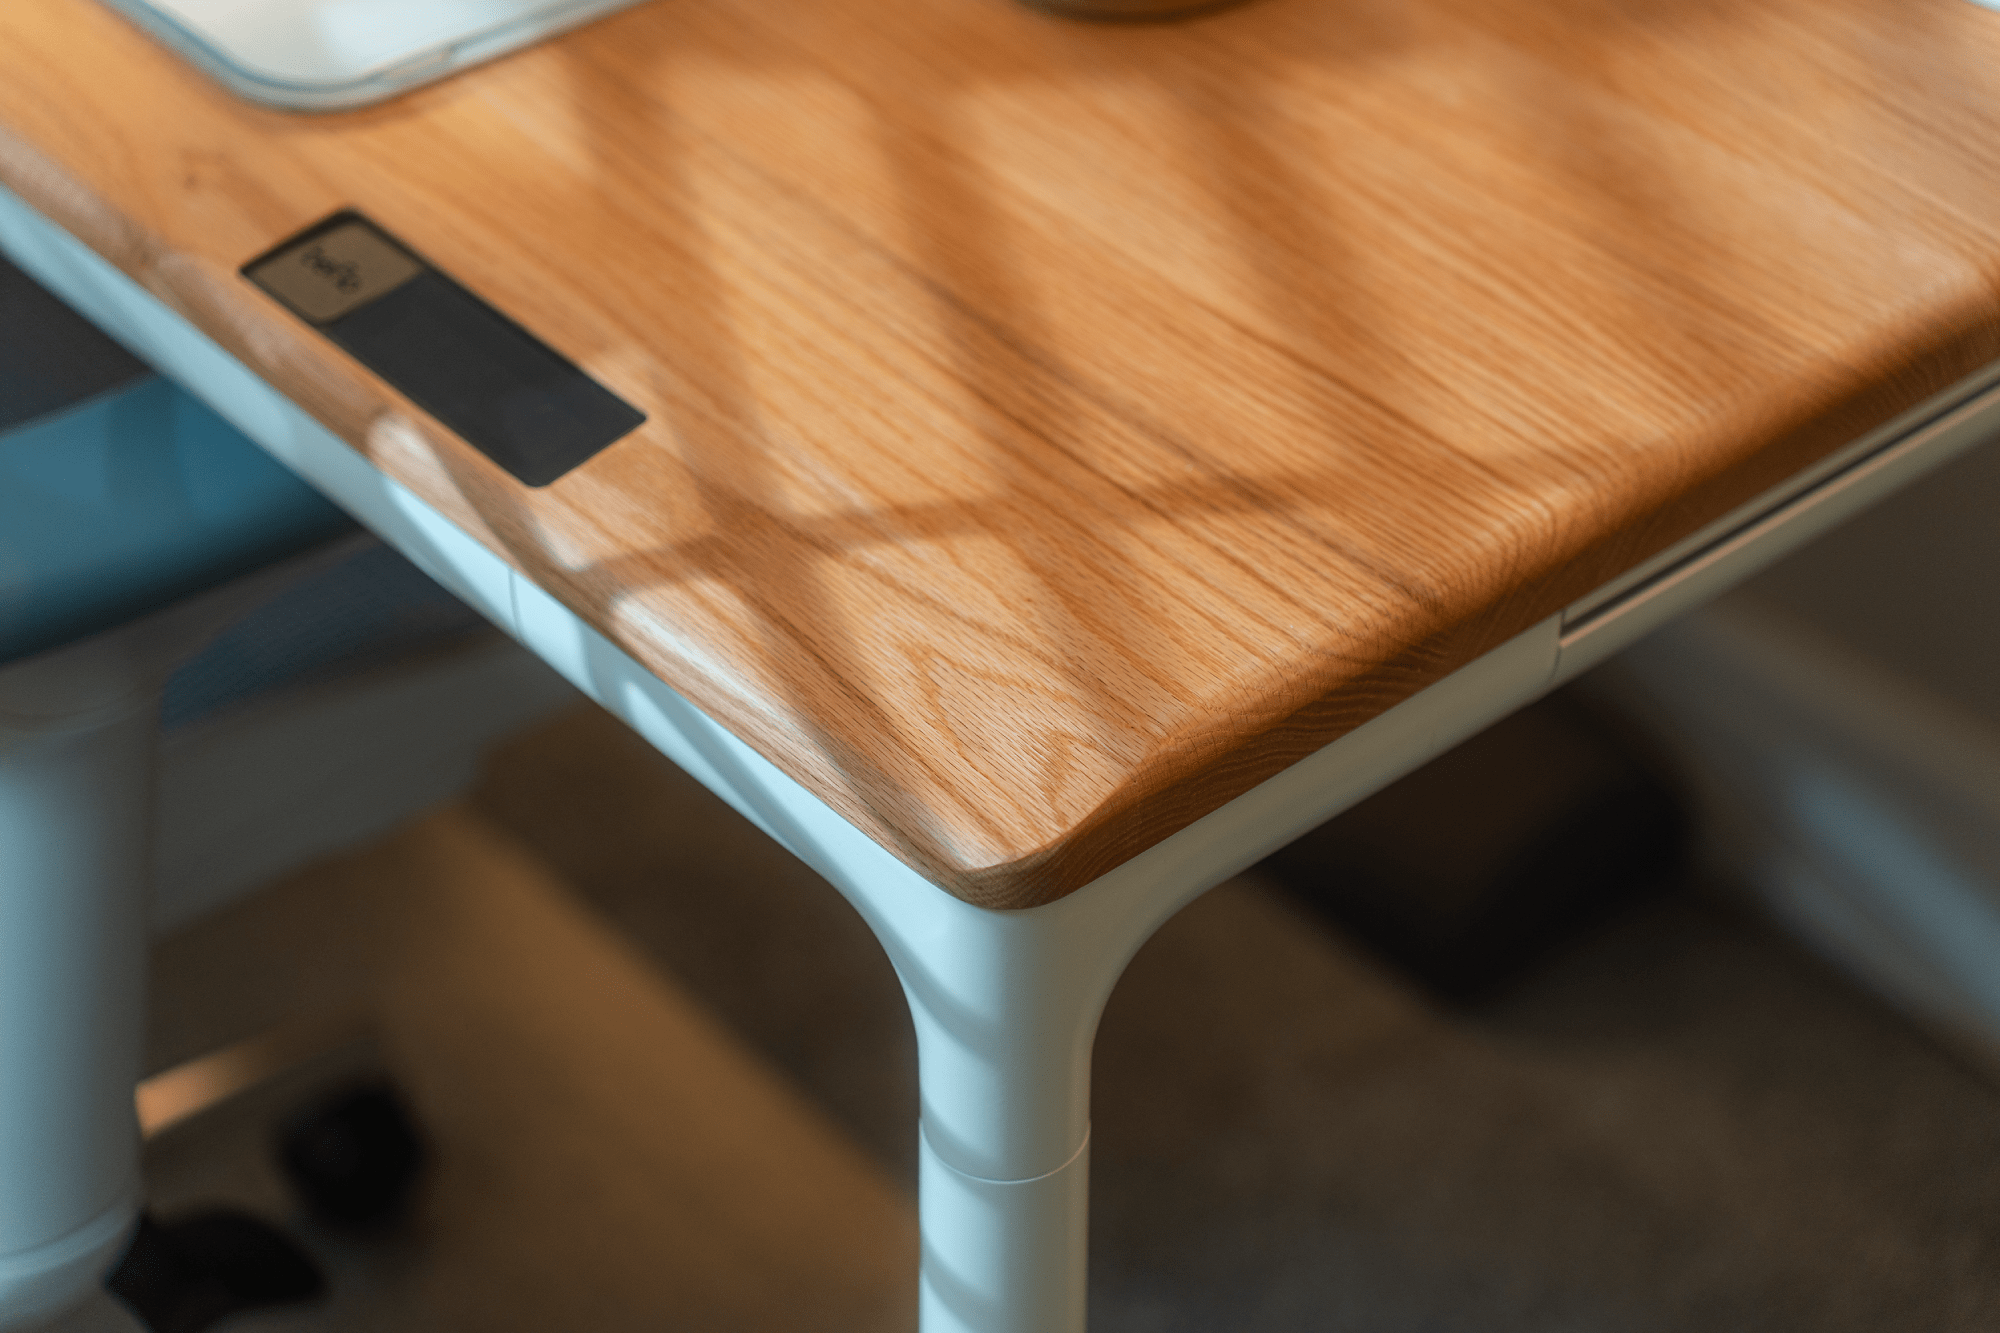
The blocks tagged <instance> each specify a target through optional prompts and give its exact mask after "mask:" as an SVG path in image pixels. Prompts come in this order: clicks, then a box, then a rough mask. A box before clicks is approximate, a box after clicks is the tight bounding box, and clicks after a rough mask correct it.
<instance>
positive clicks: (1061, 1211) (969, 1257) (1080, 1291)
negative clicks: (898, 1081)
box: [876, 885, 1166, 1333]
mask: <svg viewBox="0 0 2000 1333" xmlns="http://www.w3.org/2000/svg"><path fill="white" fill-rule="evenodd" d="M903 901H904V903H905V904H911V905H912V906H911V907H909V908H907V909H906V910H905V911H904V912H903V913H902V914H901V915H900V916H898V915H896V914H894V913H889V914H884V915H883V916H881V917H878V918H877V919H876V920H877V930H878V933H880V934H882V935H883V937H884V939H885V941H886V942H887V943H888V944H889V946H890V954H891V957H892V958H893V959H894V960H895V962H896V969H897V972H898V974H899V975H900V976H901V978H902V981H903V989H904V993H905V995H906V996H907V997H908V999H909V1002H910V1011H911V1014H912V1016H913V1018H914V1019H915V1023H916V1029H917V1061H918V1076H919V1083H920V1086H921V1090H922V1094H923V1118H922V1123H921V1126H920V1132H921V1138H922V1142H921V1169H920V1176H919V1195H918V1203H919V1208H920V1213H921V1222H922V1229H923V1276H922V1286H921V1296H920V1298H919V1309H920V1311H921V1320H920V1327H921V1329H922V1333H1083V1328H1084V1312H1085V1304H1086V1300H1085V1297H1086V1291H1087V1282H1086V1276H1087V1255H1088V1244H1087V1242H1088V1231H1089V1214H1090V1208H1089V1197H1090V1063H1091V1047H1092V1045H1093V1044H1094V1042H1095V1040H1096V1035H1097V1020H1098V1016H1099V1015H1100V1014H1101V1013H1102V1012H1103V1009H1104V1002H1105V1000H1106V999H1107V998H1108V997H1109V995H1110V993H1111V988H1112V985H1113V984H1114V983H1115V982H1116V980H1117V978H1118V976H1119V974H1120V973H1121V972H1123V971H1124V967H1125V963H1126V961H1127V960H1128V959H1129V958H1130V957H1131V956H1132V953H1133V951H1134V950H1136V949H1137V948H1138V945H1139V942H1140V941H1141V940H1143V939H1144V938H1145V936H1146V935H1147V934H1149V933H1150V932H1151V930H1152V928H1153V926H1154V925H1155V924H1157V923H1158V921H1159V919H1160V918H1161V917H1162V916H1164V915H1165V910H1166V909H1165V907H1164V906H1161V905H1156V904H1153V903H1149V902H1144V901H1141V902H1138V903H1136V904H1135V903H1134V902H1132V901H1129V900H1128V899H1127V898H1126V897H1124V896H1121V895H1101V894H1094V893H1092V892H1090V891H1089V890H1085V891H1084V892H1082V893H1081V894H1079V895H1076V896H1075V897H1073V898H1072V899H1065V900H1062V901H1060V902H1057V903H1052V904H1050V905H1049V906H1046V907H1039V908H1034V909H1031V910H1027V911H1012V912H1000V911H990V910H986V909H982V908H978V907H973V906H971V905H969V904H967V903H963V902H960V901H958V900H957V899H953V898H949V897H947V896H946V895H944V894H943V893H941V892H940V891H938V890H936V889H933V888H931V887H930V886H928V885H926V886H922V888H921V890H920V891H918V892H916V893H913V894H912V895H911V896H910V897H909V898H907V899H904V900H903Z"/></svg>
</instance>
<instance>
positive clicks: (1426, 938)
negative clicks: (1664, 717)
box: [1261, 692, 1690, 1002]
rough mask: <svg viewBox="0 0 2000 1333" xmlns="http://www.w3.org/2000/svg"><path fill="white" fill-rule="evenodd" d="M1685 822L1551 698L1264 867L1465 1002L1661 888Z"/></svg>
mask: <svg viewBox="0 0 2000 1333" xmlns="http://www.w3.org/2000/svg"><path fill="white" fill-rule="evenodd" d="M1689 826H1690V821H1689V817H1688V814H1687V810H1686V807H1685V805H1684V803H1683V801H1682V800H1681V798H1680V796H1679V794H1678V793H1677V792H1676V791H1675V790H1674V789H1673V787H1672V786H1671V785H1670V784H1669V783H1668V782H1666V781H1665V780H1664V779H1663V778H1662V777H1661V776H1660V774H1659V772H1658V771H1657V769H1656V767H1655V766H1654V765H1653V764H1652V763H1651V762H1649V760H1648V758H1647V757H1646V756H1645V755H1644V754H1643V753H1642V752H1640V751H1639V750H1638V749H1637V748H1636V747H1635V746H1633V745H1632V744H1631V743H1630V742H1628V741H1627V740H1626V739H1625V738H1624V737H1623V736H1622V735H1620V734H1619V733H1618V731H1617V730H1616V729H1615V728H1614V727H1612V726H1610V725H1608V724H1607V723H1606V722H1605V721H1604V720H1603V719H1602V718H1600V717H1598V716H1597V715H1595V714H1594V713H1592V712H1591V710H1590V709H1589V708H1587V707H1586V706H1584V705H1583V704H1581V703H1580V702H1578V701H1577V700H1576V699H1575V698H1574V697H1572V696H1570V695H1569V694H1568V693H1566V692H1559V693H1557V694H1555V695H1551V696H1550V697H1549V698H1547V699H1544V700H1543V701H1541V702H1540V703H1537V704H1533V705H1531V706H1529V707H1527V708H1524V709H1522V710H1521V711H1520V712H1517V713H1515V714H1514V715H1513V716H1511V717H1508V718H1505V719H1503V720H1502V721H1500V722H1496V723H1495V724H1493V725H1492V726H1491V727H1488V728H1487V729H1486V730H1485V731H1483V732H1481V733H1479V734H1478V735H1477V736H1474V737H1473V738H1472V739H1470V740H1468V741H1465V742H1464V743H1463V744H1461V745H1459V746H1458V747H1457V748H1456V749H1453V750H1451V751H1448V752H1447V753H1445V754H1443V755H1440V756H1439V757H1438V758H1436V759H1434V760H1432V761H1431V762H1430V763H1428V764H1426V765H1425V766H1424V767H1422V768H1420V769H1418V770H1417V771H1416V772H1414V773H1411V774H1410V775H1409V776H1407V777H1405V778H1403V779H1402V780H1401V781H1399V782H1396V783H1393V784H1392V785H1390V786H1388V787H1386V788H1384V789H1383V790H1382V791H1380V792H1378V793H1376V794H1375V795H1374V796H1371V797H1370V798H1368V799H1367V800H1365V801H1363V802H1361V803H1360V804H1359V805H1357V806H1355V807H1353V808H1352V809H1350V810H1348V811H1347V812H1345V813H1344V814H1341V815H1339V816H1337V817H1336V818H1334V819H1332V820H1329V821H1328V822H1327V823H1325V824H1322V825H1321V826H1320V827H1319V828H1317V829H1314V830H1313V831H1312V832H1311V833H1308V834H1306V835H1305V836H1304V837H1301V838H1299V839H1298V840H1297V841H1295V842H1293V843H1292V844H1290V845H1289V846H1287V847H1285V848H1283V849H1282V850H1280V851H1278V852H1275V853H1273V854H1272V855H1271V856H1270V857H1268V858H1267V859H1266V860H1265V861H1264V862H1263V864H1262V867H1261V868H1262V869H1263V870H1264V871H1266V872H1267V873H1268V874H1269V875H1271V876H1272V877H1273V878H1275V879H1277V880H1278V881H1279V882H1281V883H1282V884H1284V885H1285V886H1286V887H1287V888H1289V889H1290V890H1292V891H1293V892H1294V893H1295V894H1296V895H1298V896H1299V897H1301V898H1302V899H1304V900H1305V901H1306V902H1307V903H1309V904H1311V905H1312V906H1313V907H1315V908H1316V909H1318V910H1319V911H1321V912H1323V913H1324V914H1325V915H1327V916H1328V917H1330V918H1331V919H1332V920H1333V922H1334V923H1335V924H1337V925H1338V926H1339V927H1341V928H1342V930H1343V931H1345V932H1346V933H1348V934H1349V935H1351V936H1353V937H1354V938H1356V939H1358V940H1359V941H1360V942H1361V943H1362V944H1364V945H1365V946H1367V947H1368V948H1369V949H1370V950H1371V951H1372V952H1374V953H1376V954H1377V955H1379V956H1380V957H1382V958H1383V959H1385V960H1386V961H1388V962H1390V963H1392V964H1394V965H1395V966H1397V967H1398V968H1400V969H1401V970H1403V971H1404V972H1405V973H1407V974H1408V975H1410V976H1411V977H1413V978H1414V979H1415V980H1417V981H1419V982H1420V983H1422V984H1423V985H1424V986H1426V987H1427V988H1428V989H1429V990H1431V991H1432V992H1433V993H1434V994H1436V995H1437V996H1439V997H1440V998H1443V999H1445V1000H1449V1001H1454V1002H1468V1001H1473V1000H1478V999H1482V998H1485V997H1487V996H1489V995H1491V994H1493V993H1494V992H1496V991H1498V990H1501V989H1503V988H1504V987H1505V986H1506V985H1507V984H1509V983H1510V982H1512V981H1514V980H1515V979H1516V978H1519V977H1521V976H1523V975H1524V974H1525V973H1527V972H1528V971H1529V970H1530V969H1531V968H1533V967H1534V966H1535V964H1537V963H1538V962H1540V961H1542V960H1543V959H1544V958H1545V957H1547V956H1548V955H1549V954H1550V953H1551V952H1553V951H1554V950H1556V949H1557V948H1559V947H1560V946H1561V945H1563V944H1565V943H1567V942H1569V941H1571V940H1573V939H1575V938H1576V937H1577V936H1579V935H1580V934H1582V933H1583V932H1584V931H1586V930H1587V929H1588V928H1590V927H1592V926H1594V925H1596V924H1599V923H1601V922H1603V921H1605V920H1607V919H1608V918H1609V917H1611V916H1613V915H1614V914H1616V913H1617V912H1618V911H1619V910H1621V909H1623V908H1625V907H1629V906H1631V905H1633V904H1635V903H1636V902H1637V901H1639V900H1640V899H1642V898H1643V897H1645V896H1647V895H1649V894H1650V893H1652V892H1654V891H1655V890H1657V889H1658V888H1660V887H1661V886H1663V885H1665V884H1666V883H1668V882H1669V881H1670V880H1671V879H1672V877H1673V875H1674V872H1675V871H1676V870H1678V869H1679V868H1680V867H1681V865H1682V864H1683V862H1684V861H1685V850H1686V846H1687V842H1688V830H1689Z"/></svg>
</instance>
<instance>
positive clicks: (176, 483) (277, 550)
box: [0, 376, 353, 662]
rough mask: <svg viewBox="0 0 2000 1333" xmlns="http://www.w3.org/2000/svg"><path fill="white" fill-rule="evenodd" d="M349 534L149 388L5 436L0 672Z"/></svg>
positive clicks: (0, 468)
mask: <svg viewBox="0 0 2000 1333" xmlns="http://www.w3.org/2000/svg"><path fill="white" fill-rule="evenodd" d="M352 527H353V521H352V520H351V519H349V518H348V517H347V516H346V515H345V514H343V513H342V512H341V511H340V510H339V509H337V508H335V507H334V506H333V505H332V504H330V503H329V502H328V501H326V500H325V499H324V498H322V497H321V496H320V495H319V493H318V492H316V491H314V490H313V489H312V488H311V487H309V486H307V485H306V484H305V483H304V482H302V481H300V480H299V479H298V478H297V477H295V476H293V475H292V473H291V472H289V471H288V470H286V469H285V468H284V467H283V466H282V465H281V464H279V463H277V462H276V461H274V460H273V459H272V458H271V457H270V456H269V455H267V454H265V453H264V452H263V451H262V450H261V449H259V448H257V447H256V446H255V445H254V444H252V443H250V441H248V440H247V439H245V438H244V437H243V436H242V435H241V434H240V433H238V432H237V431H236V430H235V428H234V427H232V426H230V425H229V424H228V423H227V422H225V421H224V420H222V418H220V417H218V416H217V415H216V414H215V413H214V412H212V411H210V410H209V409H208V408H207V407H206V406H204V405H203V404H202V403H200V402H198V401H197V400H195V399H194V398H191V397H190V396H188V395H187V394H186V393H184V392H182V391H181V390H180V389H178V388H176V387H175V386H174V385H173V384H171V383H169V382H168V381H166V380H163V379H160V378H158V377H155V376H144V377H142V378H140V379H138V380H136V381H132V382H129V383H127V384H125V385H123V386H122V387H119V388H116V389H112V390H110V391H108V392H104V393H100V394H98V395H96V396H94V397H92V398H89V399H88V400H86V401H84V402H82V403H78V404H75V405H73V406H70V407H67V408H64V409H62V410H59V411H56V412H52V413H49V414H47V415H45V416H41V417H38V418H37V419H35V420H33V421H29V422H26V423H24V424H21V425H17V426H15V427H13V428H12V429H10V430H6V431H4V432H0V662H7V661H11V660H14V659H16V658H20V657H26V656H29V655H32V654H35V653H40V652H45V651H47V650H49V649H52V648H58V647H61V646H63V645H64V644H67V643H71V642H74V641H76V640H78V639H82V638H85V637H87V636H89V635H92V634H96V633H98V632H100V631H103V630H107V629H110V628H113V627H115V626H117V625H119V624H122V623H124V622H126V621H128V620H131V619H133V618H135V617H137V616H141V615H144V614H145V613H146V612H148V611H151V610H154V609H156V608H160V607H164V606H166V605H169V604H171V603H173V602H175V601H178V600H180V599H181V598H184V597H188V596H192V595H193V594H196V593H199V592H203V591H206V590H207V589H209V588H213V587H216V586H218V585H220V584H223V583H226V582H228V581H229V580H231V579H233V578H236V577H238V576H239V575H243V574H247V573H249V572H251V571H253V570H255V569H258V568H260V567H261V566H264V565H267V564H269V563H271V562H272V561H275V560H280V559H283V558H284V557H286V556H288V555H292V554H294V553H297V552H300V551H303V550H306V549H308V548H310V547H313V546H316V545H318V544H320V543H322V542H325V541H328V540H330V539H331V538H333V537H335V536H338V535H340V534H341V533H343V532H346V531H348V530H350V529H351V528H352Z"/></svg>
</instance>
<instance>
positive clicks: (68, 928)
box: [0, 655, 158, 1329]
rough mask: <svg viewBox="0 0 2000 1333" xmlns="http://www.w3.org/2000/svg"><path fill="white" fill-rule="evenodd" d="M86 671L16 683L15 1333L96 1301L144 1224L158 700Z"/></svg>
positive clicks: (6, 1117) (1, 1043)
mask: <svg viewBox="0 0 2000 1333" xmlns="http://www.w3.org/2000/svg"><path fill="white" fill-rule="evenodd" d="M65 656H66V655H65ZM79 665H80V664H77V663H69V664H67V665H66V666H64V667H59V668H58V669H57V670H55V671H53V672H49V671H43V672H36V671H35V670H34V668H32V667H30V668H26V669H23V668H21V667H16V668H13V669H10V670H8V671H0V1329H14V1328H20V1327H25V1326H28V1325H31V1324H34V1323H38V1322H40V1321H41V1320H43V1319H46V1318H48V1317H50V1316H52V1315H54V1314H56V1313H58V1312H60V1311H62V1310H64V1309H66V1308H68V1307H70V1306H72V1305H74V1304H76V1303H77V1302H79V1301H82V1300H83V1299H85V1298H86V1297H87V1296H88V1295H89V1294H90V1293H91V1291H92V1289H93V1288H94V1287H95V1286H96V1285H97V1284H98V1283H99V1282H100V1281H101V1280H102V1279H103V1277H104V1276H105V1274H106V1273H107V1272H109V1271H110V1269H111V1268H112V1266H113V1265H114V1264H116V1263H117V1261H118V1258H119V1256H120V1255H121V1254H122V1253H123V1251H124V1247H125V1245H126V1243H127V1242H128V1241H129V1239H130V1236H131V1231H132V1227H133V1225H134V1224H135V1222H136V1221H137V1218H138V1208H139V1170H138V1168H139V1126H138V1120H137V1117H136V1115H135V1113H134V1111H133V1106H132V1089H133V1086H134V1085H135V1084H136V1083H137V1082H138V1078H139V1065H140V1060H141V1058H142V1057H141V1042H142V1040H143V1036H144V1031H143V1029H144V1020H145V975H146V929H145V921H146V914H145V885H146V876H147V872H148V851H149V844H148V837H147V835H148V830H149V826H150V821H151V812H152V796H153V770H154V765H153V752H154V746H155V743H156V739H157V733H158V695H157V689H156V688H150V687H148V685H146V684H144V683H140V682H136V681H134V680H133V679H132V678H131V677H124V678H122V679H121V676H122V675H123V673H122V672H120V671H119V670H118V669H117V668H118V666H119V665H120V664H118V663H116V662H111V663H104V664H100V665H105V666H108V667H110V668H111V669H110V670H108V671H106V672H104V673H102V674H98V675H96V678H95V679H91V675H92V674H93V673H91V672H88V671H79V670H76V669H75V668H77V667H78V666H79ZM65 696H66V697H65ZM93 696H94V697H93Z"/></svg>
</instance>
